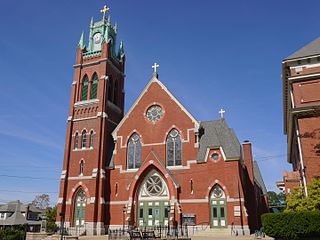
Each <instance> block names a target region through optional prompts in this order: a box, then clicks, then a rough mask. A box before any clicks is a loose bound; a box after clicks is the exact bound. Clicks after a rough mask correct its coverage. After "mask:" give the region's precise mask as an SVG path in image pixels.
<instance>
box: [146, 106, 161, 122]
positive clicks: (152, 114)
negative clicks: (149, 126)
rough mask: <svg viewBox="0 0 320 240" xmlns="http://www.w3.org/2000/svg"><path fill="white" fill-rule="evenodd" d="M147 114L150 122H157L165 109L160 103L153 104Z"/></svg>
mask: <svg viewBox="0 0 320 240" xmlns="http://www.w3.org/2000/svg"><path fill="white" fill-rule="evenodd" d="M146 116H147V118H148V120H149V121H150V122H152V123H156V122H157V121H159V120H160V118H161V117H162V116H163V110H162V108H161V107H160V106H159V105H153V106H151V107H150V108H149V109H148V110H147V113H146Z"/></svg>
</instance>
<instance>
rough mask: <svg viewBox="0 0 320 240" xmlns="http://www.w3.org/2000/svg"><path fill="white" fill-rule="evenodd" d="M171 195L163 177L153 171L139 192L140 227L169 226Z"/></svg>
mask: <svg viewBox="0 0 320 240" xmlns="http://www.w3.org/2000/svg"><path fill="white" fill-rule="evenodd" d="M169 200H170V194H169V190H168V186H167V184H166V182H165V181H164V180H163V178H162V176H161V175H160V174H159V173H158V172H156V171H151V172H150V173H149V174H148V175H147V176H146V177H145V179H144V180H143V182H142V184H141V186H140V188H139V192H138V214H137V215H138V216H137V217H138V219H137V220H138V221H137V222H138V225H139V226H159V225H168V223H169V212H170V201H169Z"/></svg>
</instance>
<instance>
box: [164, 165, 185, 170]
mask: <svg viewBox="0 0 320 240" xmlns="http://www.w3.org/2000/svg"><path fill="white" fill-rule="evenodd" d="M167 168H168V169H183V168H184V167H183V166H182V165H179V166H167Z"/></svg>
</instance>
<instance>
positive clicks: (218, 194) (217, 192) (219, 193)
mask: <svg viewBox="0 0 320 240" xmlns="http://www.w3.org/2000/svg"><path fill="white" fill-rule="evenodd" d="M222 195H223V190H222V189H221V188H220V187H219V186H216V187H215V188H214V189H213V196H214V197H215V198H221V197H222Z"/></svg>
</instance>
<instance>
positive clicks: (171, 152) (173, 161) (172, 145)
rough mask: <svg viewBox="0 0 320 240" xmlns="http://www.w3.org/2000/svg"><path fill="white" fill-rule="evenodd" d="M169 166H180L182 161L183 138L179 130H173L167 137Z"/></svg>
mask: <svg viewBox="0 0 320 240" xmlns="http://www.w3.org/2000/svg"><path fill="white" fill-rule="evenodd" d="M166 147H167V165H168V166H179V165H181V159H182V143H181V137H180V134H179V132H178V130H177V129H172V130H171V131H170V133H169V135H168V137H167V143H166Z"/></svg>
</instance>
